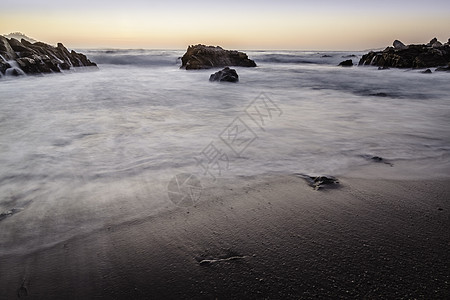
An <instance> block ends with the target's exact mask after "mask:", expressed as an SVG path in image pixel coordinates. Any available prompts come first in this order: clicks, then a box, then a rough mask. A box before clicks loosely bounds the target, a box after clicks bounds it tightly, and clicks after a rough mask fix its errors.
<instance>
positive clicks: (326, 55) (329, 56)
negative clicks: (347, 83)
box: [322, 54, 333, 58]
mask: <svg viewBox="0 0 450 300" xmlns="http://www.w3.org/2000/svg"><path fill="white" fill-rule="evenodd" d="M322 57H323V58H325V57H333V56H331V55H327V54H325V55H322Z"/></svg>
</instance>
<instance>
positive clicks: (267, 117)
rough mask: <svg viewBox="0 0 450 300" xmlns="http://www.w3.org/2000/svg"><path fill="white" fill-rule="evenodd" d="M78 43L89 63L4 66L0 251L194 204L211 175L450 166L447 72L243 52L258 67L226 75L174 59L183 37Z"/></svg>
mask: <svg viewBox="0 0 450 300" xmlns="http://www.w3.org/2000/svg"><path fill="white" fill-rule="evenodd" d="M77 51H78V50H77ZM80 52H82V53H84V54H86V55H87V56H88V57H89V58H90V59H91V60H92V61H94V62H96V63H97V64H98V66H99V68H98V69H93V68H78V69H74V70H71V71H66V72H63V73H62V74H51V75H44V76H22V77H20V78H12V77H3V78H0V105H1V110H0V166H1V168H0V254H9V253H18V252H22V253H23V252H29V251H34V250H36V249H41V248H44V247H49V246H52V245H54V244H56V243H59V242H61V241H64V240H67V239H69V238H71V237H73V236H76V235H80V234H88V233H89V232H91V231H92V230H101V229H104V228H109V226H112V225H114V224H117V223H122V222H127V221H132V220H136V219H139V218H145V217H148V216H151V215H155V214H158V213H162V212H164V211H167V210H171V209H176V208H177V207H180V206H181V207H183V208H182V209H193V207H194V206H193V205H195V202H197V201H207V199H202V198H201V189H202V188H203V187H208V186H214V185H215V184H219V183H218V182H220V179H221V178H232V179H233V178H236V179H237V180H238V179H239V178H240V176H254V175H259V174H266V173H275V174H276V173H283V174H294V173H301V174H307V175H310V176H316V175H332V176H336V177H338V178H339V176H346V175H347V174H353V176H355V174H358V172H357V170H358V169H360V168H366V167H368V166H369V167H370V166H371V165H374V166H375V165H376V166H377V168H378V169H380V168H381V169H386V173H388V174H389V172H391V173H392V174H394V175H392V176H393V178H394V179H395V178H399V179H403V178H413V179H420V178H428V179H430V178H448V177H449V176H450V85H449V79H450V74H448V73H445V72H436V73H433V74H422V73H420V72H421V71H422V70H398V69H389V70H377V69H376V68H375V67H356V66H354V67H351V68H344V67H337V64H338V63H339V62H341V61H343V60H347V59H352V60H353V63H355V64H357V63H358V61H359V58H360V57H361V56H362V55H363V54H364V53H363V52H323V51H322V52H320V51H310V52H305V51H246V53H247V54H248V55H249V57H250V58H251V59H253V60H255V62H256V63H257V65H258V67H256V68H240V67H236V68H235V69H236V70H237V73H238V74H239V79H240V81H239V83H237V84H233V83H217V82H209V80H208V79H209V76H210V75H211V74H212V73H214V72H216V71H217V70H216V69H213V70H198V71H186V70H182V69H180V65H181V60H180V57H181V56H182V55H183V53H184V50H144V49H131V50H117V49H98V50H93V49H89V50H80ZM380 158H381V159H380ZM379 174H380V173H376V174H375V173H374V174H373V176H374V177H377V176H380V175H379ZM364 176H370V173H369V175H368V174H367V173H365V174H364ZM181 181H186V182H187V183H190V184H191V185H190V186H191V187H192V188H191V189H188V192H190V193H192V194H190V198H189V197H188V198H189V199H188V200H190V201H191V202H189V201H188V202H189V203H187V202H186V203H182V201H184V200H185V198H183V196H182V195H183V194H184V193H185V192H186V190H179V191H177V187H180V186H181V185H182V182H181ZM177 192H179V194H177ZM180 195H181V196H180ZM180 197H181V198H180ZM183 199H184V200H183Z"/></svg>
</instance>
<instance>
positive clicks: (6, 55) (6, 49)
mask: <svg viewBox="0 0 450 300" xmlns="http://www.w3.org/2000/svg"><path fill="white" fill-rule="evenodd" d="M0 55H1V56H2V57H3V59H4V60H11V59H15V58H16V57H17V55H16V52H14V50H13V48H11V45H10V44H9V42H8V39H7V38H5V37H4V36H2V35H0ZM3 59H1V58H0V61H3Z"/></svg>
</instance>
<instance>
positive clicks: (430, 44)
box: [427, 38, 438, 47]
mask: <svg viewBox="0 0 450 300" xmlns="http://www.w3.org/2000/svg"><path fill="white" fill-rule="evenodd" d="M437 41H438V40H437V38H433V39H432V40H431V41H430V42H429V43H428V44H427V46H428V47H431V46H433V44H434V43H436V42H437Z"/></svg>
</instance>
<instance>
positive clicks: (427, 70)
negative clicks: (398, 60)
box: [421, 69, 433, 74]
mask: <svg viewBox="0 0 450 300" xmlns="http://www.w3.org/2000/svg"><path fill="white" fill-rule="evenodd" d="M421 73H423V74H431V73H433V72H431V70H430V69H426V70H425V71H422V72H421Z"/></svg>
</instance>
